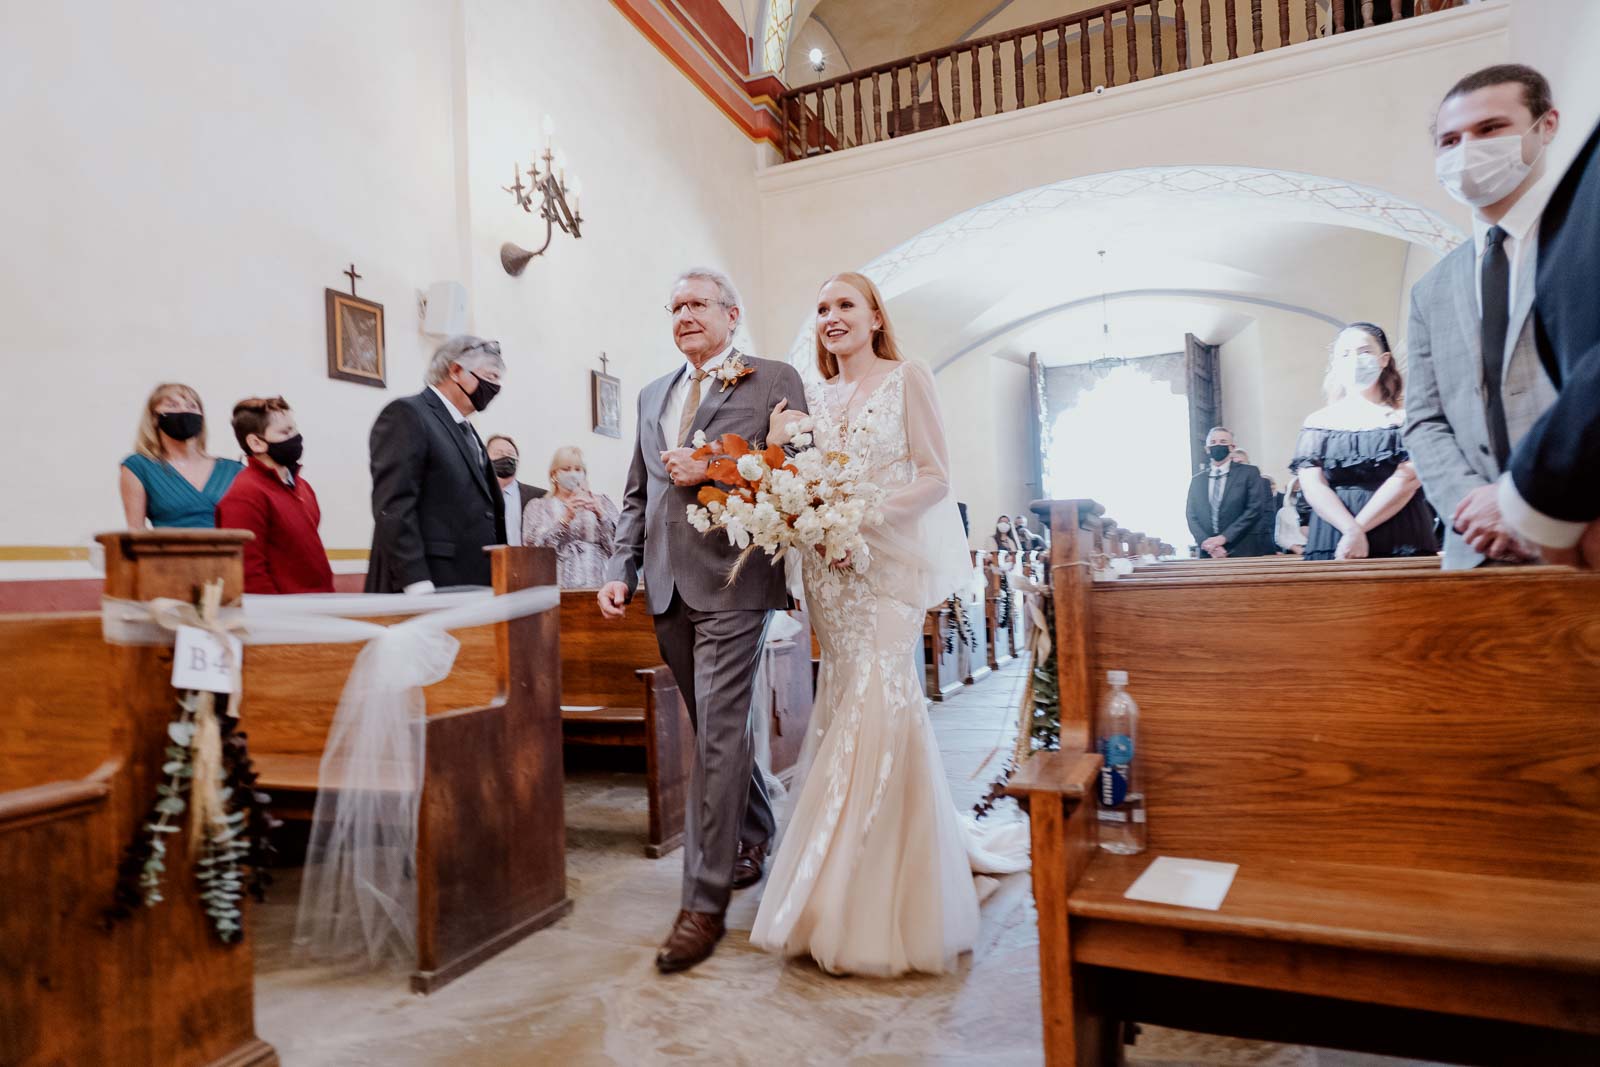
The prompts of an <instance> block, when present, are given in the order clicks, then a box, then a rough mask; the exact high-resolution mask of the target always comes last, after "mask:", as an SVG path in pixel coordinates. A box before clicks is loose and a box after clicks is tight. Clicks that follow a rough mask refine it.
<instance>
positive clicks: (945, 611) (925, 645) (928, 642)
mask: <svg viewBox="0 0 1600 1067" xmlns="http://www.w3.org/2000/svg"><path fill="white" fill-rule="evenodd" d="M947 635H948V636H949V638H951V639H952V640H951V641H950V643H949V645H948V648H949V651H946V648H947V644H946V638H947ZM922 656H923V663H924V665H925V669H926V675H927V676H926V678H925V680H924V685H925V688H926V690H927V697H928V699H929V700H948V699H949V698H950V697H951V696H953V695H954V694H955V693H956V691H957V690H959V689H960V688H961V686H962V684H963V683H962V672H961V635H960V633H959V632H958V626H957V624H956V620H955V616H954V615H952V614H951V613H950V605H949V604H941V605H939V606H938V607H936V608H930V609H928V612H927V614H926V616H924V618H923V622H922Z"/></svg>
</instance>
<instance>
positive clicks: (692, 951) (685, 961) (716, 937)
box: [656, 910, 725, 974]
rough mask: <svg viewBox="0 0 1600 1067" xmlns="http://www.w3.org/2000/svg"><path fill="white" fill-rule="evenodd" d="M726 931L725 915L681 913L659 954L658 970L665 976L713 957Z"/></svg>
mask: <svg viewBox="0 0 1600 1067" xmlns="http://www.w3.org/2000/svg"><path fill="white" fill-rule="evenodd" d="M724 930H725V928H724V927H723V925H722V916H721V915H713V914H710V913H709V912H704V911H687V910H685V911H680V912H678V919H677V921H676V922H675V923H673V926H672V933H670V934H668V935H667V940H666V943H665V944H663V945H662V946H661V951H660V952H657V953H656V967H657V969H659V970H660V971H661V973H662V974H671V973H672V972H673V971H686V970H688V969H689V968H690V967H693V966H694V965H695V964H697V963H699V962H700V961H701V960H704V959H706V958H707V957H708V956H710V955H711V953H712V950H714V949H715V948H716V947H717V942H718V941H720V940H722V935H723V933H724Z"/></svg>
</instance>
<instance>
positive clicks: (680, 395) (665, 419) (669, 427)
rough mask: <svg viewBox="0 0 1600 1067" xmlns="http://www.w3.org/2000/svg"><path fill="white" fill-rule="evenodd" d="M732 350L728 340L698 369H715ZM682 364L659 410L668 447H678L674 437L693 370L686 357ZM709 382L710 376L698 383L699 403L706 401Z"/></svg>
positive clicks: (681, 418)
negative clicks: (724, 346)
mask: <svg viewBox="0 0 1600 1067" xmlns="http://www.w3.org/2000/svg"><path fill="white" fill-rule="evenodd" d="M732 351H733V342H732V341H729V342H728V347H727V348H724V349H723V350H722V351H721V352H718V353H717V354H716V355H715V356H712V357H711V358H710V359H708V360H706V361H705V362H704V363H702V364H700V369H701V370H703V371H705V372H707V373H710V372H711V371H713V370H716V369H717V368H718V367H720V366H722V361H723V360H725V359H727V358H728V354H729V353H730V352H732ZM683 366H684V371H683V373H682V374H680V375H678V380H677V381H675V382H673V383H672V391H671V392H669V393H668V394H667V406H666V408H665V409H664V410H663V411H662V412H661V434H662V436H663V437H665V438H666V440H667V447H668V448H677V447H678V441H677V439H676V434H677V432H678V424H679V423H680V422H682V421H683V405H684V401H686V400H687V399H688V398H689V377H690V375H692V374H694V372H695V366H694V364H693V363H690V362H689V361H688V360H687V359H686V360H684V361H683ZM710 384H711V379H710V378H707V379H706V380H705V381H703V382H701V383H700V403H702V404H704V403H705V402H706V389H707V387H708V386H709V385H710ZM684 444H688V442H687V441H685V442H684Z"/></svg>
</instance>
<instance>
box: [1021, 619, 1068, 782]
mask: <svg viewBox="0 0 1600 1067" xmlns="http://www.w3.org/2000/svg"><path fill="white" fill-rule="evenodd" d="M1044 620H1045V631H1046V632H1047V633H1048V634H1049V635H1050V644H1051V647H1052V648H1053V647H1054V646H1055V629H1056V624H1055V612H1054V611H1051V610H1050V609H1049V608H1048V607H1047V608H1046V609H1045V612H1044ZM1028 725H1029V729H1028V746H1029V748H1030V749H1031V750H1033V751H1038V750H1039V749H1050V750H1055V749H1059V748H1060V747H1061V679H1060V677H1059V675H1058V668H1057V666H1056V657H1055V656H1053V655H1051V656H1045V657H1044V662H1043V663H1035V664H1034V667H1033V716H1032V719H1031V721H1030V722H1029V724H1028Z"/></svg>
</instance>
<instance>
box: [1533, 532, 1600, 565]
mask: <svg viewBox="0 0 1600 1067" xmlns="http://www.w3.org/2000/svg"><path fill="white" fill-rule="evenodd" d="M1539 555H1540V556H1542V557H1543V558H1544V561H1545V562H1546V563H1560V564H1563V565H1565V566H1568V567H1582V568H1584V569H1585V570H1591V571H1594V570H1600V519H1596V520H1594V521H1593V522H1591V523H1590V524H1589V525H1588V526H1586V527H1584V531H1583V536H1582V537H1580V538H1578V543H1577V544H1575V545H1573V546H1572V547H1571V548H1550V547H1548V546H1540V548H1539Z"/></svg>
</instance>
